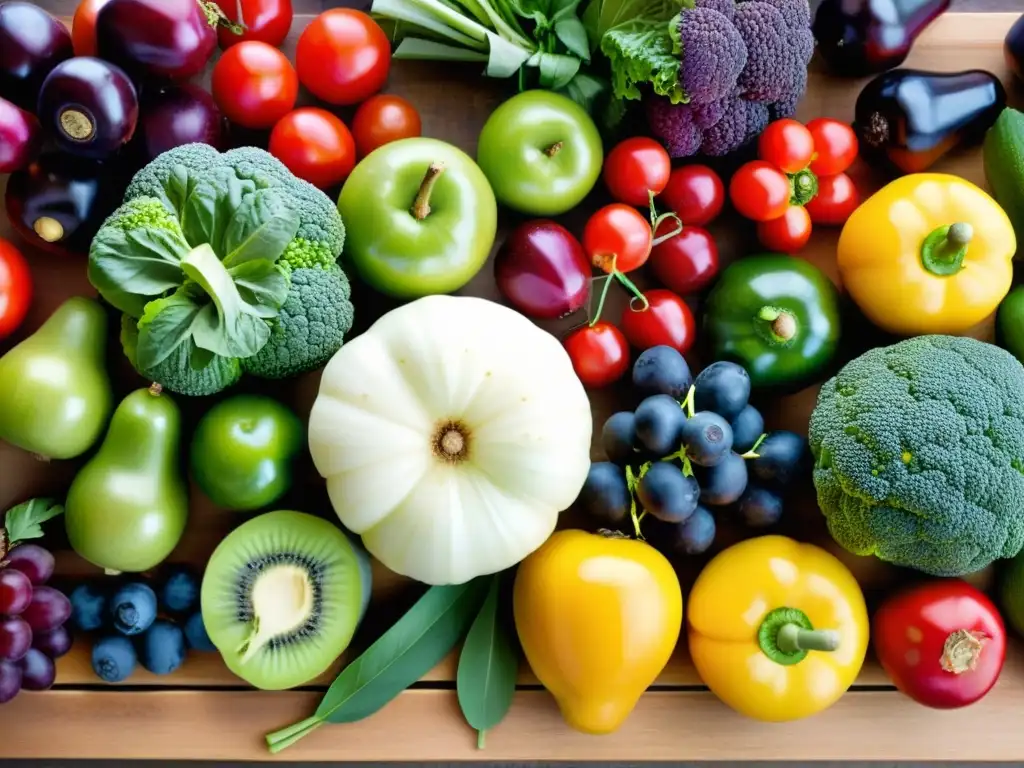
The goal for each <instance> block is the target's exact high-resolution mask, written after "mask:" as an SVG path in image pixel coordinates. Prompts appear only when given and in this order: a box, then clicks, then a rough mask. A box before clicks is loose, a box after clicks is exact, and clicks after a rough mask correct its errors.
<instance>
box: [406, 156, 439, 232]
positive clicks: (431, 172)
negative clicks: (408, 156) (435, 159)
mask: <svg viewBox="0 0 1024 768" xmlns="http://www.w3.org/2000/svg"><path fill="white" fill-rule="evenodd" d="M442 173H444V163H431V164H430V167H429V168H427V173H426V174H425V175H424V176H423V181H422V182H421V183H420V188H419V191H417V192H416V199H415V200H413V202H412V215H413V217H415V219H416V220H417V221H423V220H424V219H425V218H427V216H429V215H430V193H431V192H433V190H434V185H435V184H436V183H437V180H438V179H439V178H440V176H441V174H442Z"/></svg>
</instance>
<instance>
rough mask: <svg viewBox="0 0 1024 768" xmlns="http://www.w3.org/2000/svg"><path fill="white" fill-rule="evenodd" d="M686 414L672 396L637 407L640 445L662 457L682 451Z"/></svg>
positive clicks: (663, 396)
mask: <svg viewBox="0 0 1024 768" xmlns="http://www.w3.org/2000/svg"><path fill="white" fill-rule="evenodd" d="M685 423H686V414H685V413H683V409H682V408H681V407H680V406H679V403H678V402H676V400H675V399H674V398H673V397H671V396H669V395H652V396H651V397H648V398H646V399H645V400H644V401H643V402H642V403H640V405H638V406H637V408H636V439H637V443H638V444H639V445H640V446H642V447H643V449H644V450H646V451H648V452H650V453H651V455H653V456H655V457H657V458H662V457H664V456H668V455H670V454H673V453H675V452H676V451H678V450H679V446H680V444H681V434H682V431H683V424H685Z"/></svg>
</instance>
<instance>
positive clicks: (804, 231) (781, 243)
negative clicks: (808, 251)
mask: <svg viewBox="0 0 1024 768" xmlns="http://www.w3.org/2000/svg"><path fill="white" fill-rule="evenodd" d="M757 239H758V241H759V242H760V243H761V245H763V246H764V247H765V248H767V249H768V250H770V251H780V252H782V253H796V252H797V251H799V250H800V249H801V248H803V247H804V246H805V245H807V241H808V240H810V239H811V217H810V215H809V214H808V213H807V211H806V209H804V208H803V207H802V206H799V205H791V206H789V208H787V209H786V212H785V213H784V214H782V215H781V216H779V218H777V219H772V220H770V221H759V222H757Z"/></svg>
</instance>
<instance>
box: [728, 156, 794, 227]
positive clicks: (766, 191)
mask: <svg viewBox="0 0 1024 768" xmlns="http://www.w3.org/2000/svg"><path fill="white" fill-rule="evenodd" d="M789 195H790V190H789V179H788V178H787V177H786V174H784V173H783V172H782V171H780V170H779V169H778V168H776V167H775V166H774V165H772V164H771V163H768V162H766V161H764V160H754V161H752V162H749V163H746V164H745V165H742V166H740V168H739V170H737V171H736V173H734V174H733V176H732V180H731V181H730V182H729V199H730V200H732V204H733V207H735V208H736V210H737V211H739V213H740V215H742V216H745V217H746V218H748V219H752V220H753V221H770V220H771V219H777V218H779V216H781V215H782V214H784V213H785V212H786V209H787V208H788V207H789Z"/></svg>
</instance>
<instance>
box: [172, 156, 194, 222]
mask: <svg viewBox="0 0 1024 768" xmlns="http://www.w3.org/2000/svg"><path fill="white" fill-rule="evenodd" d="M199 181H200V177H199V176H193V175H192V173H191V172H190V171H189V169H188V168H187V167H186V166H184V165H176V166H174V168H172V169H171V172H170V173H169V174H168V175H167V181H166V182H165V183H164V184H163V192H164V194H165V196H166V198H167V202H168V203H170V204H171V209H172V210H173V211H174V213H175V214H177V217H178V221H182V220H184V218H185V206H186V205H187V204H188V198H189V196H190V195H191V194H192V191H193V190H194V189H195V188H196V185H197V184H198V183H199Z"/></svg>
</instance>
